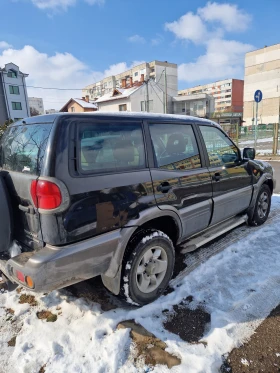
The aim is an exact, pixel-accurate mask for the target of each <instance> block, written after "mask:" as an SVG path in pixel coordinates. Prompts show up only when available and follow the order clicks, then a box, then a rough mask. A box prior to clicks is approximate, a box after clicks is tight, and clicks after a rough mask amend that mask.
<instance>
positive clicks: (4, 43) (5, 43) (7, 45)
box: [0, 41, 12, 49]
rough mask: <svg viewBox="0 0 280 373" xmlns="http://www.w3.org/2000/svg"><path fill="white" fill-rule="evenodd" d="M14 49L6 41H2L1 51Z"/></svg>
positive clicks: (0, 44) (0, 43)
mask: <svg viewBox="0 0 280 373" xmlns="http://www.w3.org/2000/svg"><path fill="white" fill-rule="evenodd" d="M8 48H12V45H11V44H9V43H7V42H6V41H0V49H8Z"/></svg>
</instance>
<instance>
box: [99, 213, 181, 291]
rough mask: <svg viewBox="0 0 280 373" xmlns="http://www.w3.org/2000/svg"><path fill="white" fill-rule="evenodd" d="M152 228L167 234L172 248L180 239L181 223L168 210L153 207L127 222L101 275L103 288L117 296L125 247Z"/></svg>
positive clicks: (178, 218)
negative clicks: (142, 232)
mask: <svg viewBox="0 0 280 373" xmlns="http://www.w3.org/2000/svg"><path fill="white" fill-rule="evenodd" d="M148 228H153V229H157V230H160V231H162V232H163V233H165V234H167V235H168V236H169V237H170V239H171V240H172V242H173V244H174V246H175V245H176V243H177V242H178V241H179V240H180V238H181V237H182V222H181V220H180V217H179V215H178V214H177V212H176V210H175V209H174V210H173V209H172V207H171V208H170V206H168V209H164V208H163V207H162V206H161V209H159V208H158V207H157V206H155V207H154V208H152V209H148V210H145V211H143V212H142V213H141V214H140V216H139V218H138V219H137V220H134V221H130V222H129V226H126V227H124V228H122V230H121V232H120V239H119V243H118V245H117V248H116V250H115V252H114V255H113V257H112V259H111V262H110V265H109V267H108V270H107V271H106V272H105V273H104V274H102V275H101V277H102V281H103V284H104V286H105V287H106V288H107V289H108V290H110V291H111V292H112V293H113V294H116V295H118V294H119V291H120V276H121V269H122V261H123V256H124V253H125V250H126V248H127V245H128V244H129V242H130V241H131V239H133V238H134V237H135V235H138V234H139V232H140V231H141V230H142V229H148Z"/></svg>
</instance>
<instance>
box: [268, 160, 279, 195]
mask: <svg viewBox="0 0 280 373" xmlns="http://www.w3.org/2000/svg"><path fill="white" fill-rule="evenodd" d="M267 162H269V163H270V164H271V165H272V167H273V168H274V171H275V176H274V177H275V179H276V189H275V190H274V193H280V162H275V161H267Z"/></svg>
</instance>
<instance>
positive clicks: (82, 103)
mask: <svg viewBox="0 0 280 373" xmlns="http://www.w3.org/2000/svg"><path fill="white" fill-rule="evenodd" d="M96 110H97V105H96V104H95V103H94V102H91V101H89V96H86V97H82V98H70V100H69V101H68V102H67V103H66V104H65V105H64V106H63V107H62V108H61V109H60V110H59V111H60V112H64V113H87V112H89V111H96Z"/></svg>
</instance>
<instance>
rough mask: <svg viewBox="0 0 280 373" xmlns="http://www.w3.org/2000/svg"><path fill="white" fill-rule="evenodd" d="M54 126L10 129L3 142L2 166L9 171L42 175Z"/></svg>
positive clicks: (0, 151) (34, 125)
mask: <svg viewBox="0 0 280 373" xmlns="http://www.w3.org/2000/svg"><path fill="white" fill-rule="evenodd" d="M51 128H52V125H50V124H33V125H23V126H14V127H11V128H8V129H7V131H6V132H5V134H4V136H3V137H2V140H1V145H0V165H1V167H2V168H3V169H5V170H8V171H17V172H22V173H29V174H32V175H40V173H41V168H42V163H43V159H44V156H45V150H46V146H47V141H48V137H49V135H50V131H51Z"/></svg>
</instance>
